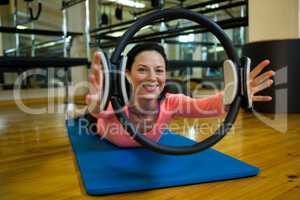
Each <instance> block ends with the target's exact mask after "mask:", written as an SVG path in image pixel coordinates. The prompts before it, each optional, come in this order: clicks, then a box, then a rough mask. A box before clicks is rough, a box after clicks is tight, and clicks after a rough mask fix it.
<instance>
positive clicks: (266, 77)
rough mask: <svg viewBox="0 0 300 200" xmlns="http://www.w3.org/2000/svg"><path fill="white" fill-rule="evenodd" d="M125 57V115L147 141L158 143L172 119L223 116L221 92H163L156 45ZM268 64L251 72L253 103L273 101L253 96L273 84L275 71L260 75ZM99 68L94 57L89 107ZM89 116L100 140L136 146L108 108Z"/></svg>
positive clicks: (161, 65) (163, 69)
mask: <svg viewBox="0 0 300 200" xmlns="http://www.w3.org/2000/svg"><path fill="white" fill-rule="evenodd" d="M127 57H128V60H127V64H126V76H127V79H128V81H129V82H130V84H131V87H132V95H131V98H130V100H129V102H128V103H127V105H125V107H124V111H125V113H126V115H127V116H128V117H129V120H130V121H131V122H132V123H133V124H134V126H135V127H136V128H137V129H138V131H140V132H141V133H143V134H144V135H145V136H146V137H148V138H150V139H152V140H154V141H158V140H159V139H160V136H161V133H162V132H163V130H164V129H165V128H167V124H168V123H169V121H170V120H171V119H172V118H173V117H174V116H182V117H197V118H199V117H210V116H218V115H222V114H224V112H225V110H226V108H225V107H224V105H223V92H220V93H218V94H216V95H212V96H210V97H207V98H201V99H194V98H191V97H188V96H185V95H182V94H168V93H165V92H164V88H165V84H166V63H167V58H166V54H165V52H164V49H163V48H162V47H161V46H160V45H159V44H156V43H145V44H139V45H136V46H135V47H134V48H132V49H131V50H130V51H129V53H128V55H127ZM269 63H270V61H268V60H264V61H262V62H261V63H260V64H258V65H257V66H256V67H255V69H253V70H252V71H251V82H250V86H251V95H252V96H253V101H270V100H272V98H271V97H270V96H255V95H254V94H255V93H257V92H259V91H261V90H264V89H265V88H267V87H270V86H271V85H272V84H273V81H272V80H271V79H270V78H271V77H272V76H274V74H275V73H274V71H268V72H265V73H263V74H261V75H259V74H260V72H261V71H262V70H263V69H264V68H265V67H266V66H268V65H269ZM101 68H102V66H101V60H100V56H99V54H97V53H96V54H95V57H94V62H93V64H92V73H91V74H90V77H89V79H90V82H91V84H92V86H93V89H92V90H91V92H90V94H88V95H87V96H86V102H87V104H88V105H92V104H93V102H95V101H96V102H97V105H99V88H100V85H99V83H100V81H99V69H101ZM100 78H101V77H100ZM90 114H91V115H92V116H93V117H92V118H93V119H94V121H97V132H98V134H100V135H101V136H102V138H106V139H107V140H109V141H110V142H111V143H113V144H115V145H117V146H119V147H136V146H139V144H138V143H137V142H135V140H133V139H132V138H131V137H130V135H129V134H128V133H127V132H126V131H125V130H124V129H123V128H122V125H121V124H120V123H119V121H118V119H117V118H116V116H115V114H114V111H113V108H112V106H111V104H109V106H108V108H107V109H106V110H105V111H102V112H100V113H98V112H97V108H94V109H90Z"/></svg>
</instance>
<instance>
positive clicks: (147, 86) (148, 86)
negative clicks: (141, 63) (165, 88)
mask: <svg viewBox="0 0 300 200" xmlns="http://www.w3.org/2000/svg"><path fill="white" fill-rule="evenodd" d="M143 87H144V88H145V89H146V90H147V91H148V92H154V91H155V90H156V89H157V88H158V84H151V85H150V84H147V85H143Z"/></svg>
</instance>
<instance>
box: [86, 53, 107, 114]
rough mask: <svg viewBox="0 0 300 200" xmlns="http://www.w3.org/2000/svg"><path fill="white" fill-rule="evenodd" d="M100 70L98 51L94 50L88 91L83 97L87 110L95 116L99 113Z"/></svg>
mask: <svg viewBox="0 0 300 200" xmlns="http://www.w3.org/2000/svg"><path fill="white" fill-rule="evenodd" d="M101 71H102V63H101V57H100V53H99V52H96V53H95V54H94V58H93V63H92V71H91V73H90V74H89V82H90V91H89V94H87V95H86V99H85V100H86V104H87V106H88V110H89V112H90V113H91V114H92V115H93V116H95V117H97V116H98V114H99V104H100V97H101V96H102V94H101V92H102V91H100V88H102V80H103V77H102V76H103V74H102V73H100V72H101Z"/></svg>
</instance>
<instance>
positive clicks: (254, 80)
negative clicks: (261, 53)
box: [249, 60, 275, 101]
mask: <svg viewBox="0 0 300 200" xmlns="http://www.w3.org/2000/svg"><path fill="white" fill-rule="evenodd" d="M269 64H270V61H269V60H263V61H262V62H260V63H259V64H258V65H257V66H256V67H255V68H254V69H253V70H252V71H251V72H250V83H249V84H250V94H251V97H252V100H253V101H271V100H272V97H271V96H255V94H256V93H257V92H259V91H262V90H264V89H266V88H268V87H270V86H271V85H272V84H273V80H272V79H271V78H272V77H273V76H274V75H275V72H274V71H272V70H269V71H267V72H264V73H263V74H260V73H261V71H262V70H263V69H264V68H266V67H267V66H268V65H269Z"/></svg>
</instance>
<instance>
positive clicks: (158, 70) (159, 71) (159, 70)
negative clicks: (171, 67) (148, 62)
mask: <svg viewBox="0 0 300 200" xmlns="http://www.w3.org/2000/svg"><path fill="white" fill-rule="evenodd" d="M156 72H158V73H163V72H164V70H163V69H157V70H156Z"/></svg>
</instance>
